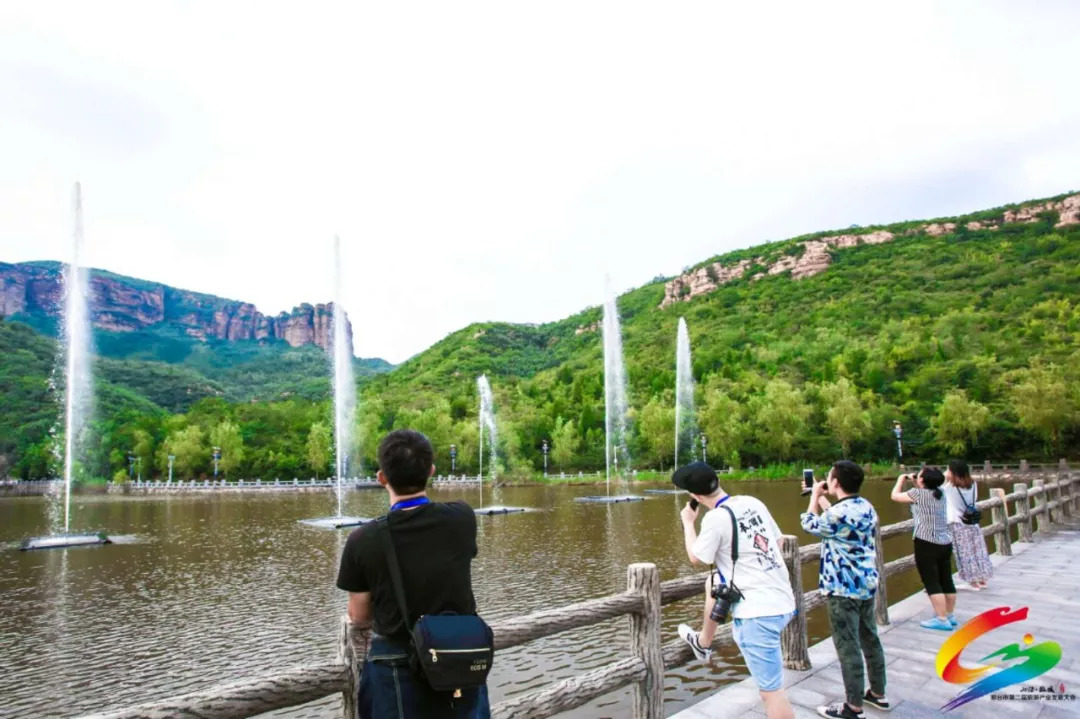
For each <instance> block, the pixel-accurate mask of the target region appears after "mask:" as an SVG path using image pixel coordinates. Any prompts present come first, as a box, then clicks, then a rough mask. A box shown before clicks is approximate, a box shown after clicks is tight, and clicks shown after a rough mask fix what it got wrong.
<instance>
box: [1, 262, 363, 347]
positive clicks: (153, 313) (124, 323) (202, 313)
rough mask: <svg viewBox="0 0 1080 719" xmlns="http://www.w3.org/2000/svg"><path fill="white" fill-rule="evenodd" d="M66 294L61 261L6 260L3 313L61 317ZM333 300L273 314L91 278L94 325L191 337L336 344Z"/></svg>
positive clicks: (138, 283)
mask: <svg viewBox="0 0 1080 719" xmlns="http://www.w3.org/2000/svg"><path fill="white" fill-rule="evenodd" d="M63 297H64V287H63V277H62V274H61V270H60V266H59V265H58V264H50V265H47V266H46V265H37V264H34V265H30V264H20V265H9V264H4V263H0V316H7V315H13V314H44V315H48V316H52V317H56V316H59V314H60V313H61V310H62V304H63ZM333 316H334V307H333V304H321V305H314V306H312V305H309V304H303V305H300V306H299V307H297V308H295V309H294V310H293V311H292V312H282V313H281V314H279V315H277V316H276V317H268V316H266V315H264V314H262V313H261V312H259V311H258V310H257V309H256V308H255V306H254V305H253V304H251V303H249V302H237V301H234V300H225V299H222V298H220V297H214V296H212V295H203V294H198V293H195V292H188V291H186V290H177V289H173V288H171V287H167V286H165V285H158V284H152V283H147V282H142V281H139V280H128V279H127V278H124V277H119V276H116V275H109V274H102V273H92V274H91V276H90V318H91V322H92V324H93V325H94V327H96V328H98V329H103V330H108V331H111V332H135V331H138V330H146V329H151V328H158V327H161V326H163V325H164V326H167V325H172V326H174V327H176V328H177V329H179V330H180V331H181V332H183V333H184V334H186V335H187V336H189V337H194V338H196V339H199V340H204V341H205V340H208V339H217V340H225V341H230V342H239V341H246V340H256V341H260V342H265V341H271V340H284V341H285V342H288V343H289V344H290V345H291V346H293V347H300V346H302V345H306V344H315V345H317V346H319V347H322V348H323V349H327V348H329V347H330V343H331V340H332V337H333ZM348 332H349V337H350V342H351V338H352V326H351V323H350V325H349V327H348Z"/></svg>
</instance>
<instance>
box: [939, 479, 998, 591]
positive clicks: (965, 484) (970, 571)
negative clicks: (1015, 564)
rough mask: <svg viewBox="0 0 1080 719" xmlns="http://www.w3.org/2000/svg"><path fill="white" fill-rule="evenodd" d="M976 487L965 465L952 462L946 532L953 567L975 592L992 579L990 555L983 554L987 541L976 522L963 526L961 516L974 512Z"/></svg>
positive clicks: (948, 480) (946, 494) (946, 485)
mask: <svg viewBox="0 0 1080 719" xmlns="http://www.w3.org/2000/svg"><path fill="white" fill-rule="evenodd" d="M978 493H979V487H978V485H976V484H975V480H974V479H973V478H972V477H971V471H970V470H969V469H968V466H967V464H966V463H965V462H962V461H960V460H958V459H954V460H952V461H951V462H949V468H948V469H947V470H946V471H945V502H946V505H947V513H948V521H949V533H950V534H951V535H952V544H953V553H954V554H955V555H956V566H957V567H958V568H959V570H960V579H962V580H963V581H965V582H967V584H968V586H969V587H971V588H972V589H974V590H976V591H978V590H980V589H982V588H983V587H985V586H986V582H987V581H988V580H989V579H990V578H991V577H992V576H994V565H992V564H991V563H990V553H989V552H987V551H986V540H985V539H984V538H983V536H982V530H981V529H980V528H979V523H978V522H974V523H973V524H965V523H964V515H965V513H967V514H968V519H969V521H970V520H971V515H970V512H971V511H972V510H974V509H975V503H976V502H977V501H978Z"/></svg>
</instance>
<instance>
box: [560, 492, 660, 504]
mask: <svg viewBox="0 0 1080 719" xmlns="http://www.w3.org/2000/svg"><path fill="white" fill-rule="evenodd" d="M574 501H575V502H588V503H593V504H617V503H619V502H644V501H645V498H644V497H641V496H639V495H636V494H616V495H603V494H601V495H599V496H596V497H574Z"/></svg>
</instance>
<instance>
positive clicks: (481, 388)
mask: <svg viewBox="0 0 1080 719" xmlns="http://www.w3.org/2000/svg"><path fill="white" fill-rule="evenodd" d="M476 391H477V393H478V394H479V395H480V419H479V422H480V471H479V473H478V475H477V479H478V480H479V483H480V507H479V508H478V509H476V513H477V514H511V513H514V512H524V511H525V507H506V506H501V505H495V506H492V507H485V506H484V432H485V430H486V431H487V436H488V446H489V447H490V452H491V459H490V461H489V462H488V468H489V473H490V474H491V485H492V490H494V489H495V475H496V469H495V467H496V460H497V459H498V455H497V446H498V440H499V430H498V425H497V424H496V423H495V397H494V395H493V394H492V392H491V383H490V382H488V378H487V375H483V374H482V375H480V376H479V377H477V378H476Z"/></svg>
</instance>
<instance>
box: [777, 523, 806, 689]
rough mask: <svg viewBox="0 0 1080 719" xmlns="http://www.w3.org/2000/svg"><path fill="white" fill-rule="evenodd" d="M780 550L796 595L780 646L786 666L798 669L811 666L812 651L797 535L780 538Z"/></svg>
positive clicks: (801, 669)
mask: <svg viewBox="0 0 1080 719" xmlns="http://www.w3.org/2000/svg"><path fill="white" fill-rule="evenodd" d="M780 550H781V552H782V553H783V555H784V564H786V565H787V570H788V577H789V578H790V579H791V592H792V594H794V595H795V616H794V617H793V618H792V619H791V621H790V622H788V625H787V626H786V627H785V628H784V633H783V634H781V635H780V646H781V648H782V649H783V653H784V667H785V668H786V669H794V670H797V671H805V670H807V669H809V668H810V652H809V649H808V644H809V642H808V640H807V636H806V601H805V599H804V598H803V590H802V557H801V555H800V554H799V540H798V538H797V537H795V536H793V535H790V534H785V535H784V536H783V537H781V538H780Z"/></svg>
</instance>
